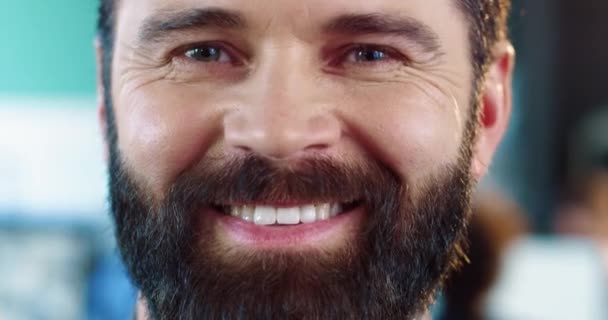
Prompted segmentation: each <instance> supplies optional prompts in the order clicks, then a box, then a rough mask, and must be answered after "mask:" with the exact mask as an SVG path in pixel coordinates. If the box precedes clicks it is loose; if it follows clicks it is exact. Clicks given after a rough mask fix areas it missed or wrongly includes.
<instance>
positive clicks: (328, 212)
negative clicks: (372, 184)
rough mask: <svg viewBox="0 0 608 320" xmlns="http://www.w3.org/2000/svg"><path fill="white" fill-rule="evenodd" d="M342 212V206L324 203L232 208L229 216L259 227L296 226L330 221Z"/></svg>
mask: <svg viewBox="0 0 608 320" xmlns="http://www.w3.org/2000/svg"><path fill="white" fill-rule="evenodd" d="M342 211H343V208H342V205H340V204H338V203H332V204H329V203H323V204H317V205H306V206H301V207H290V208H275V207H271V206H234V207H231V208H230V210H229V214H230V215H231V216H233V217H237V218H241V219H243V220H245V221H248V222H252V223H255V224H257V225H273V224H280V225H296V224H299V223H314V222H317V221H324V220H328V219H330V218H333V217H335V216H337V215H339V214H340V213H342Z"/></svg>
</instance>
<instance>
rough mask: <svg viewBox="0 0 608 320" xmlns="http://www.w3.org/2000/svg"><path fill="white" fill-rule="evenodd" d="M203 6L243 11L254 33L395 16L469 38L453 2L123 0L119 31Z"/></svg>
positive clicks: (451, 35) (442, 35)
mask: <svg viewBox="0 0 608 320" xmlns="http://www.w3.org/2000/svg"><path fill="white" fill-rule="evenodd" d="M204 8H214V9H224V10H229V11H232V12H236V13H239V14H240V15H242V16H243V17H244V18H245V20H246V22H247V26H248V27H249V28H250V29H263V30H264V31H273V30H276V29H280V30H283V31H290V32H302V33H306V32H309V33H311V32H315V31H317V30H315V29H314V27H315V26H317V27H318V26H321V25H323V24H324V23H325V22H327V21H330V20H331V19H332V18H335V17H337V16H340V15H345V14H390V15H393V16H401V17H406V18H412V19H416V20H418V21H420V22H422V23H424V24H425V25H427V26H428V27H429V28H430V29H432V30H433V31H434V32H436V33H437V34H438V35H439V37H440V38H444V39H448V40H449V39H450V38H452V39H453V38H454V37H456V39H455V40H456V42H458V41H460V40H464V39H467V38H466V37H464V39H463V38H461V37H459V35H464V33H466V32H465V31H466V30H467V24H466V19H465V18H464V14H463V13H462V12H461V11H460V10H459V8H458V6H457V5H456V3H455V1H454V0H374V1H369V0H331V1H327V0H129V1H119V5H118V7H117V16H118V19H117V20H118V26H117V32H118V33H119V34H120V33H127V34H132V35H133V36H135V35H136V32H137V31H138V30H137V29H138V27H140V26H141V24H142V23H144V22H145V21H146V20H150V19H151V18H153V17H154V16H158V15H162V14H166V13H167V12H174V11H181V10H187V9H204ZM458 45H460V46H462V45H463V43H462V41H460V43H458Z"/></svg>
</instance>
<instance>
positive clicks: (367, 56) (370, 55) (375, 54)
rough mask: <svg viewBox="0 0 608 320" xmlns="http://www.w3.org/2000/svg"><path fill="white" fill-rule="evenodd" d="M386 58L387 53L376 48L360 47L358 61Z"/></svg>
mask: <svg viewBox="0 0 608 320" xmlns="http://www.w3.org/2000/svg"><path fill="white" fill-rule="evenodd" d="M384 58H386V53H385V52H383V51H381V50H376V49H360V50H359V51H357V60H358V61H363V62H366V61H378V60H382V59H384Z"/></svg>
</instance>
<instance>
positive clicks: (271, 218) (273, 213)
mask: <svg viewBox="0 0 608 320" xmlns="http://www.w3.org/2000/svg"><path fill="white" fill-rule="evenodd" d="M253 222H254V223H255V224H259V225H271V224H275V222H277V209H275V208H273V207H262V206H258V207H255V210H254V215H253Z"/></svg>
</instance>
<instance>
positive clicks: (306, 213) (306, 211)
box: [300, 205, 317, 223]
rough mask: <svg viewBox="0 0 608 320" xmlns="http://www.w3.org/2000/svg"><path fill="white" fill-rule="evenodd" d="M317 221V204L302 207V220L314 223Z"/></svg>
mask: <svg viewBox="0 0 608 320" xmlns="http://www.w3.org/2000/svg"><path fill="white" fill-rule="evenodd" d="M315 221H317V211H316V209H315V206H313V205H310V206H305V207H301V208H300V222H302V223H313V222H315Z"/></svg>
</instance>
